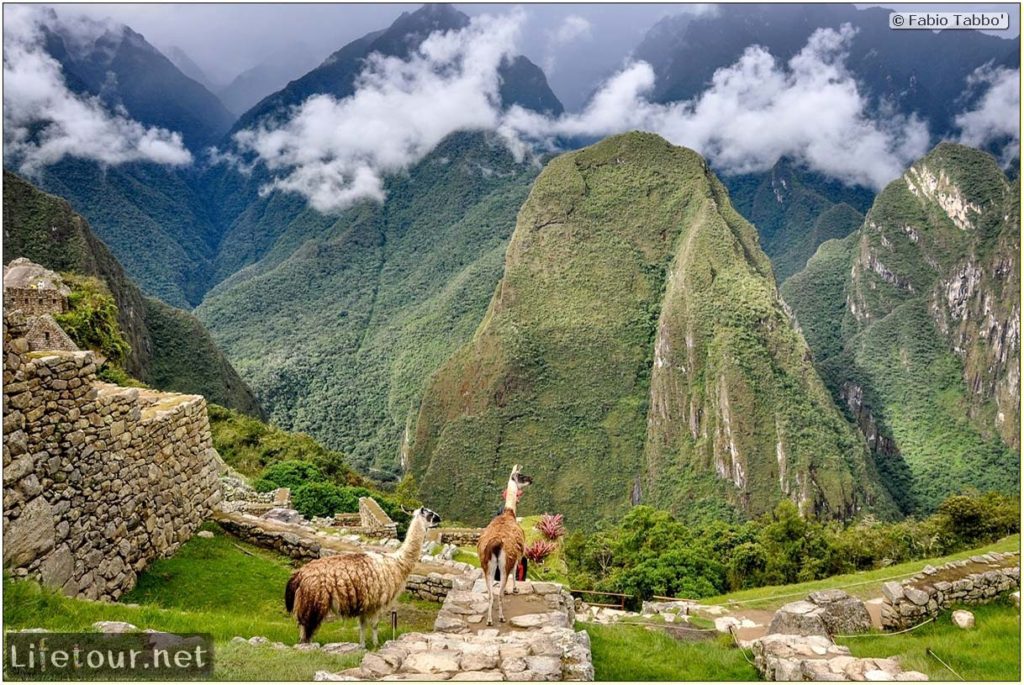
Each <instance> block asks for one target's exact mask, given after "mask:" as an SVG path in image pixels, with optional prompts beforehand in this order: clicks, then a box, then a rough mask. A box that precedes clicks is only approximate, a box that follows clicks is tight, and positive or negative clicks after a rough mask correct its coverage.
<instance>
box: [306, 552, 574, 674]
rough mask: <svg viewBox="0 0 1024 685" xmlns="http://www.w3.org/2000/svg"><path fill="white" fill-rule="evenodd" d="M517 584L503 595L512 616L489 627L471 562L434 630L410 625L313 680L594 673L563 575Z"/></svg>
mask: <svg viewBox="0 0 1024 685" xmlns="http://www.w3.org/2000/svg"><path fill="white" fill-rule="evenodd" d="M516 585H517V590H518V592H517V593H516V594H514V595H506V597H505V617H506V619H507V621H506V622H505V623H498V622H497V620H496V618H495V625H494V626H490V627H488V626H487V625H486V614H487V604H488V587H487V583H486V582H485V581H484V578H483V574H482V573H481V571H480V569H473V570H472V571H471V572H468V573H466V574H464V575H463V576H462V577H460V578H457V579H456V580H455V583H454V585H453V588H452V590H451V591H450V592H449V593H448V596H447V597H446V599H445V602H444V605H443V606H442V607H441V611H440V612H439V613H438V615H437V619H436V620H435V622H434V631H433V632H431V633H406V634H404V635H402V636H401V637H400V638H398V639H397V640H390V641H388V642H386V643H384V645H383V646H382V647H381V648H380V649H379V650H378V651H376V652H370V653H368V654H366V655H365V656H364V657H363V661H362V663H361V664H360V665H359V666H357V667H356V668H351V669H348V670H346V671H342V672H341V673H327V672H324V671H321V672H318V673H317V674H316V680H415V681H423V680H452V681H478V682H480V681H501V680H512V681H561V680H567V681H579V680H593V679H594V667H593V663H592V660H591V652H590V637H589V636H588V635H587V633H586V632H585V631H575V630H573V627H572V626H573V621H574V620H575V612H574V609H573V598H572V595H570V594H569V592H568V591H567V590H566V589H565V588H563V587H562V586H561V585H560V584H558V583H532V582H529V581H527V582H520V583H517V584H516ZM495 600H496V598H495ZM495 603H496V602H495ZM494 615H495V617H497V606H495V609H494Z"/></svg>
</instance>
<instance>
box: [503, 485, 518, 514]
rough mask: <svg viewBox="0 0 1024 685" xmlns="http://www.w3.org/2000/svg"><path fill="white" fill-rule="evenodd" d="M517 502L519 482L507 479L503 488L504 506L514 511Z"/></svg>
mask: <svg viewBox="0 0 1024 685" xmlns="http://www.w3.org/2000/svg"><path fill="white" fill-rule="evenodd" d="M518 502H519V484H518V483H516V482H515V481H514V480H511V479H509V481H508V487H507V488H505V508H506V509H511V510H512V513H513V514H514V513H516V504H517V503H518Z"/></svg>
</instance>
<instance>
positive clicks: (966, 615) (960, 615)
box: [953, 609, 974, 630]
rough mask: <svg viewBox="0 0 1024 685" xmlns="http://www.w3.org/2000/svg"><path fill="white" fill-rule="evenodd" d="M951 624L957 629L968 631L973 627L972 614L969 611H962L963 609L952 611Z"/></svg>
mask: <svg viewBox="0 0 1024 685" xmlns="http://www.w3.org/2000/svg"><path fill="white" fill-rule="evenodd" d="M953 623H954V624H955V625H956V627H957V628H960V629H962V630H969V629H971V628H973V627H974V614H972V613H971V612H969V611H964V610H963V609H959V610H957V611H954V612H953Z"/></svg>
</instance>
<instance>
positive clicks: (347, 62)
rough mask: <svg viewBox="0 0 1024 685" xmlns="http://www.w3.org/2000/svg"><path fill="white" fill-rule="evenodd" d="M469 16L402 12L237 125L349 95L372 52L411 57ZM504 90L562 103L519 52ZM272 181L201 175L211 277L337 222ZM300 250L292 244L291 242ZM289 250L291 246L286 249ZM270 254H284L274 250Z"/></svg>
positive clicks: (225, 169) (441, 8) (525, 100)
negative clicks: (209, 220) (265, 190)
mask: <svg viewBox="0 0 1024 685" xmlns="http://www.w3.org/2000/svg"><path fill="white" fill-rule="evenodd" d="M468 23H469V17H468V16H466V15H465V14H463V13H462V12H459V11H458V10H456V9H454V8H453V7H451V6H450V5H445V4H428V5H424V6H423V7H421V8H420V9H418V10H416V11H415V12H403V13H402V15H401V16H400V17H399V18H398V19H396V20H395V22H394V23H393V24H391V26H389V27H388V28H386V29H383V30H381V31H375V32H373V33H370V34H367V35H366V36H363V37H362V38H359V39H357V40H354V41H352V42H351V43H349V44H347V45H345V46H344V47H343V48H341V49H340V50H338V51H337V52H335V53H334V54H332V55H331V56H330V57H328V58H327V59H326V60H324V62H323V64H321V65H319V66H318V67H317V68H315V69H313V70H312V71H310V72H309V73H307V74H305V75H303V76H302V77H301V78H298V79H295V80H294V81H292V82H290V83H289V84H288V85H287V86H285V87H284V88H282V89H281V90H280V91H278V92H276V93H273V94H272V95H268V96H267V97H265V98H264V99H263V100H261V101H260V102H259V103H258V104H257V105H256V106H254V107H253V108H252V109H251V110H249V111H248V112H246V113H245V114H243V115H242V116H241V117H240V118H239V120H238V122H236V124H235V127H234V129H233V130H234V131H237V130H241V129H244V128H250V127H252V126H253V125H255V124H256V123H258V122H266V121H268V120H270V121H272V120H279V119H281V118H282V117H284V116H286V115H287V113H288V112H289V111H290V108H291V107H294V106H296V105H298V104H300V103H302V102H303V101H305V100H306V99H307V98H309V97H310V96H312V95H316V94H320V93H327V94H330V95H332V96H334V97H336V98H344V97H348V96H350V95H352V94H353V93H354V92H355V80H356V77H357V76H358V75H359V73H360V72H361V71H362V69H363V67H364V64H365V60H366V58H367V57H368V56H369V55H370V54H372V53H375V52H376V53H380V54H383V55H387V56H395V57H407V56H408V55H409V54H410V52H411V51H412V50H414V49H415V48H416V47H418V46H419V45H420V44H421V43H422V42H423V40H424V39H426V38H427V36H429V35H430V34H431V33H432V32H435V31H454V30H458V29H461V28H464V27H465V26H466V25H467V24H468ZM500 75H501V77H502V84H501V88H500V91H499V96H500V97H501V102H502V105H503V106H504V107H510V106H512V105H514V104H518V105H520V106H522V107H525V108H527V109H532V110H534V111H538V112H544V111H547V112H551V113H554V114H560V113H561V112H562V104H561V103H560V102H559V101H558V98H557V97H555V94H554V93H553V92H552V91H551V88H550V87H549V86H548V82H547V79H546V77H545V76H544V72H543V71H541V69H540V68H539V67H537V66H536V65H534V64H533V63H532V62H530V61H529V60H528V59H526V58H525V57H522V56H519V57H516V58H514V59H512V60H510V61H509V63H508V64H505V65H503V66H502V67H501V69H500ZM270 180H271V177H270V175H269V174H268V172H267V171H266V169H264V168H263V167H259V166H258V167H257V168H256V169H254V170H253V171H252V173H250V174H242V173H240V172H239V171H238V170H237V169H235V168H234V167H232V166H230V165H225V164H221V165H216V166H213V167H212V168H210V169H209V170H208V171H207V172H206V173H205V174H204V175H203V177H202V181H201V182H202V185H203V187H204V188H205V192H206V193H207V196H208V198H209V201H208V205H209V207H210V211H211V214H212V216H213V218H214V221H215V222H216V224H217V225H218V226H220V227H221V231H222V235H223V238H222V241H221V243H220V244H219V246H218V248H217V254H216V257H215V262H214V264H213V274H212V276H211V283H218V282H220V281H221V280H223V279H225V278H228V277H229V276H231V275H232V274H234V273H236V272H238V271H239V270H240V269H243V268H244V267H246V266H248V265H250V264H253V263H255V262H257V261H259V260H261V259H263V258H264V256H266V255H267V254H268V252H269V251H270V250H271V248H272V247H275V246H276V250H277V252H278V253H281V252H282V250H281V245H279V244H278V241H279V240H280V239H281V237H282V235H285V234H289V233H290V234H292V235H309V236H316V235H319V234H320V233H321V232H322V231H323V230H325V229H326V228H327V227H328V226H330V225H331V224H332V223H333V222H334V218H331V217H325V216H323V215H321V214H320V213H318V212H316V211H315V210H312V209H309V208H308V207H307V204H306V201H305V199H304V198H302V197H300V196H298V195H296V194H292V193H281V192H272V193H269V194H261V193H260V189H261V187H263V186H264V185H266V184H267V183H268V182H269V181H270ZM290 249H294V245H292V246H290V247H289V250H290ZM286 253H287V251H286ZM271 259H278V257H274V256H271Z"/></svg>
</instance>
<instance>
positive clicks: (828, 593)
mask: <svg viewBox="0 0 1024 685" xmlns="http://www.w3.org/2000/svg"><path fill="white" fill-rule="evenodd" d="M807 599H808V600H809V601H810V602H811V603H812V604H814V605H816V606H818V607H820V608H821V610H822V612H821V620H822V621H823V622H824V623H825V628H826V629H827V630H828V632H829V634H830V635H850V634H853V633H863V632H867V631H868V630H871V614H869V613H868V608H867V606H865V604H864V602H862V601H861V600H859V599H857V598H856V597H851V596H850V595H849V594H847V593H846V592H844V591H843V590H822V591H819V592H812V593H811V594H810V595H808V597H807Z"/></svg>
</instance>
